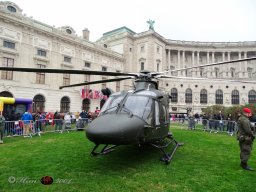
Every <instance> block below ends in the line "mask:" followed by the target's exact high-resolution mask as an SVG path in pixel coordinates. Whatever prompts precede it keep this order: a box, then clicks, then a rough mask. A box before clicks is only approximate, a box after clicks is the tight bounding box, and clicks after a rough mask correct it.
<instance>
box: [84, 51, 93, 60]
mask: <svg viewBox="0 0 256 192" xmlns="http://www.w3.org/2000/svg"><path fill="white" fill-rule="evenodd" d="M82 60H85V61H91V62H94V55H93V54H92V53H89V52H82Z"/></svg>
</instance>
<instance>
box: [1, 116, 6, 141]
mask: <svg viewBox="0 0 256 192" xmlns="http://www.w3.org/2000/svg"><path fill="white" fill-rule="evenodd" d="M4 121H5V118H4V116H3V115H2V112H1V111H0V144H2V143H4V142H3V136H4Z"/></svg>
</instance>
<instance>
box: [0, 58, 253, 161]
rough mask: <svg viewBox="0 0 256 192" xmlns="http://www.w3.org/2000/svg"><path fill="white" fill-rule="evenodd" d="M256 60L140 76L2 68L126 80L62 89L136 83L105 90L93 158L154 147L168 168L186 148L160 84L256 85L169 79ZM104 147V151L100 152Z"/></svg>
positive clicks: (94, 127) (94, 126)
mask: <svg viewBox="0 0 256 192" xmlns="http://www.w3.org/2000/svg"><path fill="white" fill-rule="evenodd" d="M255 59H256V57H251V58H245V59H239V60H231V61H224V62H217V63H211V64H206V65H199V66H194V67H187V68H181V69H175V70H167V71H164V72H149V71H141V72H140V73H121V72H105V71H87V70H86V71H83V70H65V69H42V68H40V69H39V68H14V67H12V68H10V67H0V71H1V70H5V71H19V72H41V73H68V74H90V75H108V76H124V77H120V78H114V79H107V80H100V81H92V82H83V83H79V84H72V85H67V86H61V87H60V89H63V88H68V87H74V86H83V85H91V84H98V83H104V82H115V81H122V80H126V79H134V89H133V90H128V91H121V92H117V93H112V94H111V91H109V90H108V89H106V90H103V92H105V93H106V94H107V95H108V96H109V98H108V99H107V101H106V103H105V104H104V105H103V107H102V108H101V112H100V114H99V116H98V117H97V118H96V119H94V120H93V121H92V122H91V123H89V125H88V128H87V129H86V136H87V138H88V139H89V140H90V141H92V142H93V143H95V147H94V148H93V149H92V151H91V154H92V155H93V156H96V155H101V154H107V153H109V152H111V151H113V150H114V149H115V148H116V147H117V146H120V145H139V146H141V145H145V144H148V145H151V146H153V147H155V148H157V149H159V150H160V151H161V152H162V153H163V156H162V158H161V160H162V161H164V162H165V163H166V164H169V163H170V161H171V160H172V158H173V156H174V154H175V152H176V151H177V149H178V147H179V146H181V145H183V143H179V142H177V141H176V140H175V139H174V136H173V134H172V133H171V132H170V131H169V126H170V118H169V100H170V99H171V96H170V95H169V94H167V93H165V92H163V91H160V90H159V89H158V82H157V80H160V79H161V78H172V79H179V78H181V79H198V80H199V79H202V80H211V81H223V80H225V81H231V82H243V83H256V81H240V80H227V79H210V78H186V77H177V76H169V75H165V74H168V73H169V72H175V71H182V70H187V69H193V68H202V67H208V66H215V65H222V64H227V63H235V62H243V61H249V60H255ZM100 145H103V148H102V149H101V150H100V149H99V151H98V152H97V150H98V148H99V147H100ZM170 145H173V149H172V150H171V151H169V152H167V148H168V147H169V146H170Z"/></svg>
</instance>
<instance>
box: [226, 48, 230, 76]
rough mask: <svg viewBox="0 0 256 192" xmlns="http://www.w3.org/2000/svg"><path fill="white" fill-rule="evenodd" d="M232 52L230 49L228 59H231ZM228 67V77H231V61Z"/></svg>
mask: <svg viewBox="0 0 256 192" xmlns="http://www.w3.org/2000/svg"><path fill="white" fill-rule="evenodd" d="M230 54H231V52H230V51H228V61H230ZM227 68H228V69H227V72H228V77H231V71H230V68H231V65H230V63H229V64H227Z"/></svg>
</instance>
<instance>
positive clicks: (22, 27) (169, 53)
mask: <svg viewBox="0 0 256 192" xmlns="http://www.w3.org/2000/svg"><path fill="white" fill-rule="evenodd" d="M89 33H90V32H89V30H88V29H84V30H83V36H82V37H78V36H77V35H76V32H75V31H74V30H73V28H72V27H70V26H63V27H60V28H55V27H53V26H49V25H47V24H45V23H42V22H39V21H37V20H34V19H32V18H29V17H26V16H25V15H23V14H22V10H21V9H20V8H19V7H18V6H17V5H16V4H14V3H12V2H9V1H4V2H0V45H1V46H0V64H1V65H2V66H8V67H33V68H35V67H37V68H61V69H71V70H72V69H81V70H101V71H112V72H133V73H134V72H139V71H140V70H149V71H165V70H175V69H179V68H185V67H190V66H198V65H203V64H208V63H213V62H219V61H227V60H234V59H241V58H247V57H255V56H256V42H254V41H253V42H196V41H177V40H170V39H166V38H164V37H162V36H161V35H159V34H158V33H157V32H155V31H154V29H153V28H152V26H151V27H150V29H149V30H147V31H145V32H142V33H135V32H133V31H132V30H130V29H129V28H127V27H121V28H118V29H115V30H113V31H109V32H106V33H104V34H103V36H102V37H101V38H100V39H99V40H98V41H97V42H91V41H90V40H89ZM255 64H256V61H254V60H253V61H247V62H240V63H230V64H226V65H220V66H214V67H204V68H196V69H193V70H192V69H191V70H184V71H182V72H180V71H179V72H169V73H168V75H172V76H177V77H185V78H192V77H207V78H223V79H227V80H228V79H232V80H237V79H241V80H255V79H256V65H255ZM0 77H1V83H0V96H9V97H21V98H22V97H23V98H31V99H33V110H34V111H35V110H44V111H55V110H60V111H61V112H67V111H70V112H75V111H81V109H82V108H84V109H87V110H88V108H89V106H90V109H91V110H92V111H94V109H95V107H97V106H99V105H100V100H101V98H102V95H101V94H100V93H99V90H101V89H102V88H105V87H109V88H111V89H112V90H113V91H120V90H123V89H125V90H128V89H131V88H132V81H130V80H126V81H123V82H114V83H107V84H100V85H90V86H87V87H74V88H66V89H61V90H59V86H62V85H69V84H74V83H81V82H84V81H94V80H101V79H107V78H112V77H106V76H104V77H103V76H93V75H72V74H71V75H68V74H44V73H20V72H10V71H9V72H6V71H2V72H1V76H0ZM159 85H160V89H162V90H163V91H165V92H168V93H170V94H171V95H172V101H171V103H170V112H173V113H174V112H175V113H180V112H186V109H187V108H191V109H192V110H193V111H195V112H199V113H200V112H201V109H202V108H205V107H207V106H210V105H214V104H220V105H225V106H231V105H243V104H246V103H256V87H255V85H254V84H252V83H238V82H236V83H235V82H228V81H225V80H223V81H217V82H213V81H211V80H185V79H164V80H161V81H160V80H159ZM81 92H82V93H84V94H81Z"/></svg>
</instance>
